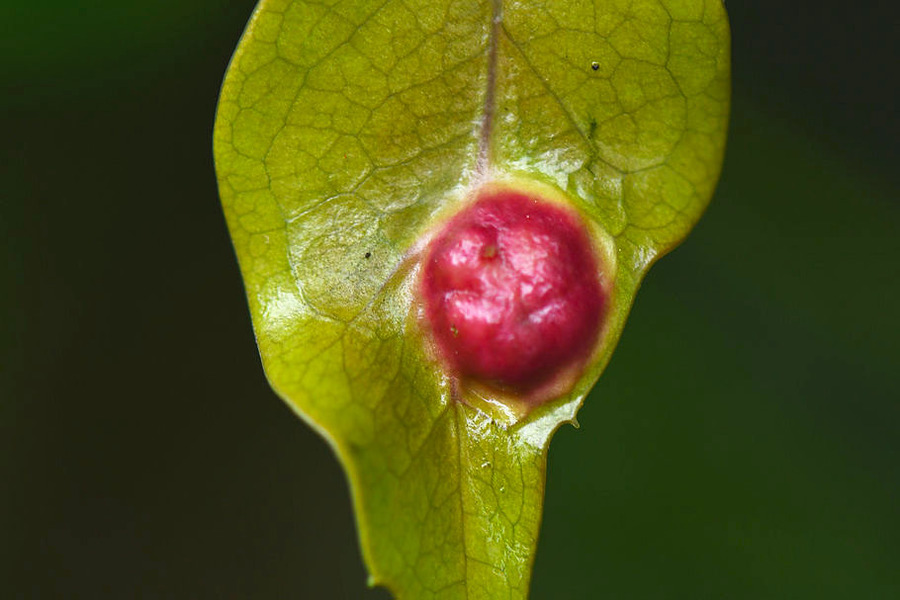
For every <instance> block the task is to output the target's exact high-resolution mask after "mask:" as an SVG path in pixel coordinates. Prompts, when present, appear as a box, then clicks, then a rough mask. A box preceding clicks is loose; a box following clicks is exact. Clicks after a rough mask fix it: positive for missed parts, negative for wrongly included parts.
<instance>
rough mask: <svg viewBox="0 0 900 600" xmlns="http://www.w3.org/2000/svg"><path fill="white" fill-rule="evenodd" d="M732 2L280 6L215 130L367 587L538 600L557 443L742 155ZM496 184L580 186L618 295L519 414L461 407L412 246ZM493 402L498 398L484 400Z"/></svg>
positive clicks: (257, 302) (264, 319)
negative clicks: (352, 524)
mask: <svg viewBox="0 0 900 600" xmlns="http://www.w3.org/2000/svg"><path fill="white" fill-rule="evenodd" d="M728 52H729V32H728V25H727V19H726V16H725V12H724V9H723V7H722V4H721V2H720V0H682V1H677V0H634V1H631V0H628V1H625V0H622V1H613V0H595V1H594V2H589V1H580V2H579V1H563V0H555V1H554V2H529V1H520V2H509V1H507V2H502V3H501V2H500V1H499V0H497V1H494V2H492V1H483V2H478V1H474V0H467V1H447V0H355V1H345V2H335V1H331V0H323V1H319V2H313V1H303V0H263V1H262V2H260V4H259V5H258V6H257V8H256V11H255V12H254V14H253V17H252V19H251V22H250V24H249V25H248V28H247V31H246V32H245V34H244V37H243V39H242V41H241V43H240V46H239V48H238V50H237V52H236V54H235V56H234V58H233V60H232V63H231V66H230V67H229V70H228V74H227V76H226V79H225V83H224V85H223V89H222V94H221V98H220V103H219V108H218V115H217V119H216V126H215V139H214V152H215V160H216V169H217V175H218V179H219V187H220V194H221V197H222V203H223V207H224V210H225V214H226V218H227V221H228V225H229V229H230V231H231V235H232V238H233V241H234V245H235V248H236V251H237V254H238V258H239V261H240V265H241V271H242V273H243V277H244V282H245V285H246V288H247V294H248V298H249V303H250V309H251V313H252V317H253V323H254V328H255V331H256V335H257V341H258V344H259V349H260V354H261V356H262V360H263V364H264V367H265V370H266V374H267V376H268V378H269V381H270V382H271V384H272V386H273V388H274V389H275V390H276V391H277V392H278V394H279V395H280V396H281V397H282V398H284V400H285V401H287V402H288V404H289V405H290V406H292V407H293V408H294V410H295V411H296V412H297V413H298V414H299V415H300V416H301V417H302V418H304V419H305V420H306V421H307V422H308V423H310V425H312V426H313V427H314V428H316V429H317V430H318V431H319V432H320V433H321V434H322V435H323V436H324V437H325V438H326V439H327V440H328V441H329V443H330V444H331V445H332V446H333V447H334V449H335V451H336V453H337V455H338V456H339V458H340V460H341V462H342V464H343V466H344V468H345V470H346V472H347V475H348V478H349V481H350V484H351V489H352V493H353V498H354V504H355V509H356V515H357V520H358V525H359V530H360V538H361V545H362V551H363V555H364V558H365V561H366V563H367V565H368V568H369V570H370V572H371V574H372V582H373V583H376V584H381V585H385V586H387V587H388V588H389V589H391V590H392V591H393V592H394V593H395V595H396V596H397V597H399V598H402V599H419V598H469V599H474V598H525V597H527V594H528V585H529V577H530V571H531V564H532V561H533V557H534V551H535V546H536V541H537V535H538V530H539V525H540V515H541V506H542V502H543V487H544V472H545V466H546V451H547V445H548V443H549V440H550V437H551V435H552V433H553V432H554V431H555V430H556V429H557V428H558V427H559V426H560V425H561V424H563V423H565V422H572V421H574V418H575V414H576V412H577V409H578V407H579V406H580V404H581V402H582V400H583V398H584V396H585V394H586V393H587V391H588V390H589V389H590V388H591V386H592V385H593V384H594V382H595V381H596V379H597V378H598V377H599V375H600V372H601V371H602V369H603V368H604V366H605V365H606V363H607V362H608V360H609V357H610V355H611V353H612V350H613V348H614V346H615V343H616V341H617V339H618V337H619V335H620V333H621V330H622V327H623V325H624V322H625V317H626V315H627V312H628V309H629V307H630V306H631V303H632V301H633V298H634V294H635V292H636V290H637V287H638V285H639V282H640V280H641V278H642V277H643V275H644V274H645V272H646V270H647V268H648V267H649V266H650V264H651V263H652V262H653V261H654V260H655V259H656V258H657V257H659V256H661V255H662V254H664V253H665V252H666V251H668V250H669V249H671V248H672V247H674V246H675V245H676V244H677V243H678V242H679V241H680V240H681V239H683V238H684V236H685V235H687V233H688V231H689V230H690V228H691V227H692V226H693V224H694V223H695V222H696V220H697V219H698V218H699V216H700V214H701V213H702V211H703V209H704V208H705V206H706V204H707V202H708V201H709V198H710V197H711V195H712V191H713V188H714V186H715V183H716V180H717V178H718V173H719V169H720V165H721V160H722V153H723V150H724V141H725V130H726V124H727V116H728V100H729V59H728ZM486 180H511V181H523V182H534V183H535V184H537V185H542V186H546V187H548V189H549V188H552V189H553V190H556V191H557V192H558V193H559V194H561V195H563V196H564V197H565V198H566V199H567V201H568V202H570V203H571V204H572V205H573V206H574V207H575V208H576V209H577V210H578V211H579V212H581V213H582V214H583V215H585V216H586V217H587V218H588V219H589V220H591V222H592V227H595V228H596V229H597V230H598V231H600V232H602V236H603V239H604V240H605V243H606V246H607V251H608V253H609V260H608V261H607V262H608V264H607V266H606V268H607V269H608V272H607V273H606V276H607V277H609V278H610V280H611V281H613V287H612V298H611V309H610V313H609V316H608V322H607V325H606V329H605V330H604V332H603V340H602V346H601V349H600V351H599V352H598V354H597V357H596V360H595V361H594V362H593V363H592V364H591V365H590V366H589V367H588V368H587V369H586V371H585V373H584V374H583V376H582V377H581V379H580V380H579V382H578V383H577V385H576V386H575V388H574V389H573V390H572V391H571V392H570V393H569V394H567V395H566V396H564V397H562V398H559V399H558V400H555V401H553V402H550V403H548V404H547V405H545V406H543V407H541V408H539V409H537V410H535V411H533V412H532V413H530V414H528V415H527V416H526V417H525V418H524V419H522V420H520V421H516V420H512V421H510V420H504V419H502V418H497V417H496V415H493V414H491V413H489V412H485V411H483V410H479V409H478V408H474V407H472V406H469V405H467V404H464V403H460V402H456V401H454V400H453V399H452V393H451V389H450V387H451V385H452V383H451V382H450V381H449V379H448V377H447V376H446V375H445V374H444V373H442V371H441V369H440V367H439V366H438V365H437V364H436V363H435V362H434V360H433V359H432V358H431V356H430V355H429V353H428V351H427V349H426V347H425V344H424V343H423V334H422V332H421V330H420V328H419V327H418V326H417V322H416V318H415V312H416V307H417V302H416V274H417V264H416V257H417V256H418V252H419V251H420V250H421V243H420V241H421V240H422V239H423V236H424V235H425V234H426V233H427V231H428V230H429V228H430V227H431V226H432V225H433V223H434V222H435V220H436V219H439V218H441V217H443V216H444V215H446V214H447V213H448V212H452V210H453V209H454V207H455V206H458V205H459V203H460V202H461V200H462V199H463V198H464V197H465V195H466V192H467V191H468V190H471V189H472V188H473V187H475V186H477V185H478V184H479V183H481V182H484V181H486ZM487 400H488V401H490V399H487Z"/></svg>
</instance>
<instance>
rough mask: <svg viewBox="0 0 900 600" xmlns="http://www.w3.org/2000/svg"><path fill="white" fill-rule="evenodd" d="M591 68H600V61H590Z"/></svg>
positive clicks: (597, 69)
mask: <svg viewBox="0 0 900 600" xmlns="http://www.w3.org/2000/svg"><path fill="white" fill-rule="evenodd" d="M591 68H592V69H593V70H595V71H599V70H600V63H598V62H597V61H596V60H595V61H594V62H592V63H591Z"/></svg>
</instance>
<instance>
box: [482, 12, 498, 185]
mask: <svg viewBox="0 0 900 600" xmlns="http://www.w3.org/2000/svg"><path fill="white" fill-rule="evenodd" d="M502 20H503V0H491V28H490V36H489V38H488V55H487V81H486V82H485V83H486V89H485V94H484V108H483V109H482V115H481V135H480V137H479V144H478V171H479V172H480V173H481V174H482V175H484V174H485V173H487V170H488V167H489V166H490V158H491V152H490V146H491V134H492V129H493V125H494V105H495V103H496V97H495V96H496V86H497V62H498V54H499V48H498V47H499V45H500V42H499V38H500V28H501V23H502Z"/></svg>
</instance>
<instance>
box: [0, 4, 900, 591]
mask: <svg viewBox="0 0 900 600" xmlns="http://www.w3.org/2000/svg"><path fill="white" fill-rule="evenodd" d="M878 4H883V5H884V6H887V3H877V2H876V3H860V2H855V3H853V2H845V3H840V4H838V3H834V5H833V6H832V5H829V3H824V4H823V3H822V2H811V1H802V2H788V3H783V2H776V1H774V0H764V1H763V0H756V1H754V2H747V3H737V2H734V3H730V5H729V10H730V13H731V18H732V27H733V31H734V72H735V98H734V107H733V119H732V128H731V137H730V142H729V151H728V156H727V160H726V164H725V170H724V173H723V176H722V182H721V185H720V187H719V191H718V193H717V195H716V198H715V200H714V202H713V205H712V206H711V208H710V210H709V212H708V213H707V215H706V216H705V217H704V219H703V220H702V222H701V223H700V225H699V226H698V228H697V229H696V230H695V232H694V233H693V235H692V236H691V238H690V239H689V241H688V242H687V243H686V244H685V245H684V246H683V247H682V248H681V249H679V250H677V251H676V252H675V253H674V254H672V255H671V256H670V257H668V258H666V259H664V260H663V261H662V262H661V263H660V264H659V265H657V266H656V267H654V269H653V270H652V272H651V274H650V276H649V278H648V279H647V281H646V284H645V285H644V288H643V289H642V290H641V292H640V294H639V296H638V301H637V304H636V306H635V309H634V312H633V314H632V316H631V319H630V321H629V324H628V326H627V327H626V330H625V335H624V337H623V339H622V342H621V344H620V347H619V349H618V351H617V354H616V355H615V357H614V358H613V361H612V363H611V364H610V366H609V369H608V370H607V372H606V374H605V376H604V377H603V379H602V380H601V382H600V383H599V384H598V386H597V388H596V390H595V391H594V393H593V394H592V396H591V397H590V398H589V399H588V401H587V404H586V406H585V408H584V409H583V411H582V412H581V415H580V421H581V424H582V427H581V429H580V430H575V429H572V428H565V429H563V430H562V431H561V432H560V433H559V434H558V435H557V437H556V439H555V441H554V443H553V445H552V447H551V451H550V464H549V474H548V492H547V501H546V513H545V521H544V527H543V530H542V538H541V543H540V546H539V551H538V557H537V562H536V567H535V576H534V586H533V589H534V594H533V596H534V598H536V599H549V598H554V599H567V598H598V599H607V598H621V599H623V600H624V599H632V598H635V599H638V598H647V599H663V598H686V599H698V598H754V599H755V598H766V599H768V598H817V599H818V598H842V599H843V598H853V599H856V598H900V385H898V377H900V343H898V334H900V307H898V295H900V277H898V276H900V269H898V261H900V235H898V234H900V204H898V189H900V178H898V174H897V159H898V155H897V152H896V150H897V146H896V139H897V136H898V126H897V120H896V110H897V105H898V95H897V83H896V80H897V76H896V73H895V72H894V71H895V70H896V65H897V64H898V56H897V52H896V47H897V42H896V32H895V30H894V27H895V25H894V23H895V22H896V18H897V14H896V10H895V9H894V8H890V9H887V8H883V9H880V8H879V7H878ZM252 6H253V3H252V2H250V1H245V0H242V1H228V0H196V1H193V2H184V1H176V0H157V1H155V2H144V3H137V4H135V3H128V2H112V1H104V2H95V3H90V6H89V3H86V2H72V1H71V0H70V1H67V2H63V1H56V2H43V3H40V5H38V3H25V2H16V3H13V2H6V3H3V6H2V8H0V23H2V24H3V35H2V39H0V75H2V77H0V86H2V87H0V90H2V95H0V131H2V136H3V137H2V140H3V141H2V145H0V152H2V154H0V173H2V196H0V248H3V254H4V256H5V261H3V262H0V265H2V267H3V268H4V269H5V271H3V272H2V273H3V277H2V279H0V309H2V312H0V317H2V319H0V597H2V598H92V599H93V598H326V599H328V598H369V599H375V598H384V597H386V594H384V593H383V592H381V591H367V590H366V589H365V573H364V570H363V567H362V564H361V561H360V558H359V555H358V550H357V544H356V534H355V531H354V524H353V517H352V513H351V510H350V504H349V498H348V494H347V489H346V484H345V482H344V478H343V474H342V473H341V471H340V469H339V467H338V465H337V463H336V461H335V459H334V457H333V456H332V454H331V452H330V450H329V449H328V448H327V447H326V445H325V444H324V443H323V442H322V441H321V440H320V439H319V438H317V437H316V435H315V434H314V433H312V431H310V430H309V429H308V428H307V427H306V426H304V425H303V424H302V423H301V422H300V421H299V420H297V419H296V418H294V417H293V415H292V414H291V412H290V411H289V410H288V409H287V408H286V407H285V406H284V405H282V403H281V402H280V401H279V400H278V399H277V398H276V397H275V396H274V394H273V393H272V392H271V391H270V390H269V388H268V386H267V384H266V382H265V379H264V377H263V373H262V369H261V367H260V364H259V359H258V356H257V354H256V349H255V346H254V341H253V335H252V331H251V328H250V320H249V315H248V312H247V309H246V305H245V301H244V297H243V290H242V287H241V281H240V277H239V274H238V270H237V266H236V262H235V259H234V255H233V252H232V249H231V247H230V242H229V240H228V236H227V233H226V229H225V223H224V219H223V217H222V214H221V211H220V208H219V206H218V198H217V194H216V185H215V178H214V173H213V165H212V159H211V131H212V121H213V114H214V109H215V102H216V95H217V92H218V86H219V84H220V82H221V78H222V76H223V73H224V70H225V67H226V64H227V61H228V58H229V56H230V53H231V52H232V50H233V48H234V46H235V44H236V43H237V40H238V37H239V35H240V32H241V30H242V27H243V25H244V23H245V22H246V19H247V18H248V16H249V14H250V11H251V9H252Z"/></svg>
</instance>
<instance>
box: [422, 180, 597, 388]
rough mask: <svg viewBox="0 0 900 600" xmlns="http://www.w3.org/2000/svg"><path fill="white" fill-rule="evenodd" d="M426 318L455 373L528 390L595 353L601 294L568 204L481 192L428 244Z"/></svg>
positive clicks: (590, 253)
mask: <svg viewBox="0 0 900 600" xmlns="http://www.w3.org/2000/svg"><path fill="white" fill-rule="evenodd" d="M422 295H423V301H424V304H425V316H426V319H427V321H428V325H429V329H430V331H431V333H432V336H433V338H434V341H435V344H436V346H437V348H438V351H439V353H440V355H441V357H442V358H443V360H444V361H445V363H447V365H448V366H449V368H450V369H451V371H452V372H453V374H454V375H456V376H458V377H462V378H466V379H472V380H476V381H481V382H485V383H488V384H492V385H497V386H500V387H502V388H507V389H511V390H514V391H517V392H528V391H530V390H533V389H536V388H538V387H540V386H542V385H545V384H548V383H552V382H553V380H554V379H555V377H556V376H558V375H560V374H561V373H562V372H563V371H566V370H568V369H569V368H570V367H572V366H576V365H578V364H580V363H583V362H584V361H585V360H586V359H587V358H588V357H589V356H590V354H591V353H592V352H593V349H594V347H595V345H596V343H597V338H598V335H599V332H600V328H601V323H602V320H603V314H604V311H605V308H606V298H605V295H604V290H603V287H602V285H601V282H600V269H599V268H598V261H597V257H596V255H595V252H594V246H593V244H592V242H591V237H590V235H589V234H588V232H587V230H586V229H585V227H584V225H583V223H582V221H581V219H580V217H579V216H578V215H577V214H576V213H575V212H574V211H572V210H570V209H568V208H564V207H562V206H560V205H557V204H555V203H551V202H548V201H544V200H541V199H539V198H538V197H536V196H535V195H533V194H529V193H526V192H521V191H515V190H500V191H492V192H490V193H486V194H483V195H482V196H481V197H480V198H478V199H477V201H476V202H474V203H473V204H472V205H470V206H468V207H466V208H465V209H463V210H462V211H461V212H460V213H459V214H457V215H455V216H454V217H453V218H452V219H451V220H450V221H449V222H447V223H446V224H445V225H444V226H443V227H442V228H441V230H440V231H439V232H438V233H437V235H436V236H435V237H434V239H433V240H432V241H431V243H430V245H429V247H428V249H427V252H426V257H425V263H424V267H423V272H422Z"/></svg>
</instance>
